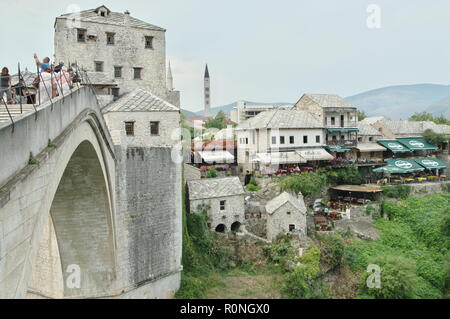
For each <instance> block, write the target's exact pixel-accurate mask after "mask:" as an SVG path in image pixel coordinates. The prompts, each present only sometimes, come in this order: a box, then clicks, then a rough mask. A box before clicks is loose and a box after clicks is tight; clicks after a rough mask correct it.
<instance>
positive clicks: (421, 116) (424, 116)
mask: <svg viewBox="0 0 450 319" xmlns="http://www.w3.org/2000/svg"><path fill="white" fill-rule="evenodd" d="M409 120H410V121H432V122H434V123H436V124H447V125H450V120H449V119H447V118H445V116H443V115H442V114H441V115H440V116H437V117H434V116H433V114H431V113H428V112H421V113H414V114H413V115H411V117H410V118H409Z"/></svg>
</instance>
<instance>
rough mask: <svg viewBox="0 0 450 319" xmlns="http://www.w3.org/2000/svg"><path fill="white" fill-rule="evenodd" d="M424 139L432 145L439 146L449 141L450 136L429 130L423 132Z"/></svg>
mask: <svg viewBox="0 0 450 319" xmlns="http://www.w3.org/2000/svg"><path fill="white" fill-rule="evenodd" d="M423 138H424V139H425V140H427V141H428V142H429V143H431V144H434V145H438V144H440V143H444V142H446V141H448V140H449V139H450V135H446V134H439V133H435V132H434V131H433V130H431V129H428V130H425V132H423Z"/></svg>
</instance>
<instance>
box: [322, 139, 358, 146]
mask: <svg viewBox="0 0 450 319" xmlns="http://www.w3.org/2000/svg"><path fill="white" fill-rule="evenodd" d="M356 144H357V141H356V140H333V141H327V145H339V146H352V147H355V146H356Z"/></svg>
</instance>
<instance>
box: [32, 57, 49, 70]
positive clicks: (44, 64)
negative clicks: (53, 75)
mask: <svg viewBox="0 0 450 319" xmlns="http://www.w3.org/2000/svg"><path fill="white" fill-rule="evenodd" d="M34 60H35V61H36V65H37V66H38V67H40V68H41V72H45V69H46V68H49V67H50V58H49V57H45V58H44V59H43V60H42V62H41V61H39V58H38V57H37V54H36V53H35V54H34Z"/></svg>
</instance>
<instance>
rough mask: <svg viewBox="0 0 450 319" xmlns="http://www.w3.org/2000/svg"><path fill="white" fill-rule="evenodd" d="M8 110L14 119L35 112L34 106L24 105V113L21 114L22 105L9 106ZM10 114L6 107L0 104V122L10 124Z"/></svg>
mask: <svg viewBox="0 0 450 319" xmlns="http://www.w3.org/2000/svg"><path fill="white" fill-rule="evenodd" d="M8 110H9V112H10V113H11V116H12V117H13V119H14V118H15V117H19V116H21V115H24V114H26V113H30V112H34V108H33V104H22V113H21V112H20V104H8ZM10 121H11V119H10V118H9V115H8V112H7V111H6V107H5V105H4V104H3V103H2V104H0V122H10Z"/></svg>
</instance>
